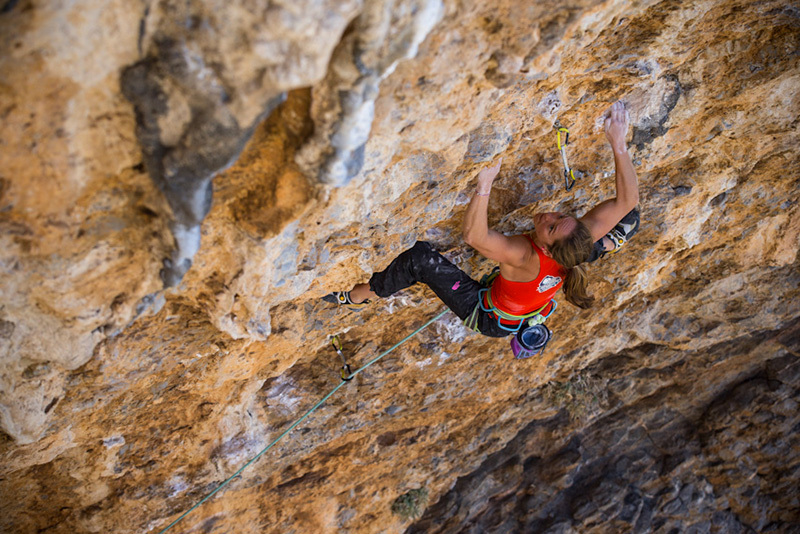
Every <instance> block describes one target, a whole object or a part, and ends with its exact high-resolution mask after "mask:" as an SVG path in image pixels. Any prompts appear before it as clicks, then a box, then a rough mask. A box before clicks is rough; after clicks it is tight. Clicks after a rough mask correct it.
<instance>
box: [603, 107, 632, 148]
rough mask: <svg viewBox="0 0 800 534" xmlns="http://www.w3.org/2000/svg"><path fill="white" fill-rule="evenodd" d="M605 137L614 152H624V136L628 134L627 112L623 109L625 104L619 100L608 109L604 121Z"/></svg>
mask: <svg viewBox="0 0 800 534" xmlns="http://www.w3.org/2000/svg"><path fill="white" fill-rule="evenodd" d="M604 129H605V132H606V139H608V142H609V143H611V148H612V149H613V150H614V151H615V152H624V151H626V150H627V148H626V146H625V137H626V136H627V135H628V113H627V112H626V111H625V104H623V103H622V102H621V101H617V102H614V104H613V105H612V106H611V108H610V109H609V110H608V113H607V115H606V120H605V123H604Z"/></svg>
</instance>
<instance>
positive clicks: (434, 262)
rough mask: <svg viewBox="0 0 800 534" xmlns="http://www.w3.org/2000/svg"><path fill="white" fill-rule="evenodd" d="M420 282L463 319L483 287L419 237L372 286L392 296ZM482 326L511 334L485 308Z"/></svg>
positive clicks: (491, 332)
mask: <svg viewBox="0 0 800 534" xmlns="http://www.w3.org/2000/svg"><path fill="white" fill-rule="evenodd" d="M417 282H422V283H423V284H425V285H427V286H428V287H430V288H431V289H432V290H433V292H434V293H436V296H437V297H439V299H440V300H441V301H442V302H444V303H445V304H446V305H447V307H448V308H450V309H451V310H452V311H453V313H455V314H456V315H457V316H458V317H459V318H460V319H461V320H464V319H466V318H467V316H469V315H470V314H471V313H472V311H473V310H474V309H475V306H476V305H477V304H478V291H479V290H480V289H481V288H482V287H483V286H482V285H481V284H480V283H479V282H476V281H475V280H473V279H472V278H470V276H469V275H467V273H465V272H464V271H462V270H461V269H459V268H458V267H456V266H455V265H453V264H452V263H451V262H450V261H448V260H447V259H446V258H445V257H444V256H442V255H441V254H439V253H438V252H436V251H435V250H433V247H432V246H431V244H430V243H428V242H425V241H417V242H416V244H415V245H414V246H413V247H411V248H410V249H408V250H406V251H405V252H403V253H402V254H400V255H399V256H397V257H396V258H395V259H394V261H392V263H390V264H389V266H388V267H387V268H386V270H384V271H381V272H379V273H375V274H373V275H372V278H370V280H369V288H370V289H371V290H372V291H374V292H375V293H377V294H378V296H379V297H388V296H389V295H393V294H394V293H396V292H398V291H400V290H401V289H405V288H407V287H410V286H412V285H414V284H416V283H417ZM478 330H480V332H481V334H483V335H486V336H490V337H505V336H507V335H509V334H510V332H508V331H506V330H503V329H502V328H500V327H499V326H498V325H497V319H496V318H495V317H494V315H491V314H489V313H488V312H485V311H481V312H480V314H479V316H478Z"/></svg>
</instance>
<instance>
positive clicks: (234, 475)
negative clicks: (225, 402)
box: [158, 309, 449, 534]
mask: <svg viewBox="0 0 800 534" xmlns="http://www.w3.org/2000/svg"><path fill="white" fill-rule="evenodd" d="M448 311H449V310H448V309H445V310H444V311H442V312H440V313H439V314H438V315H436V316H435V317H433V318H431V319H429V320H428V322H427V323H425V324H424V325H422V326H420V327H419V328H417V329H416V330H414V331H413V332H411V333H410V334H408V335H407V336H406V337H404V338H403V339H401V340H400V341H398V342H397V343H395V344H394V345H392V347H391V348H390V349H388V350H386V351H384V352H382V353H381V354H379V355H378V356H376V357H375V358H373V359H371V360H370V361H368V362H367V363H365V364H364V365H362V366H361V367H359V368H358V369H356V370H355V371H354V372H352V373H349V366H348V365H347V362H345V367H347V370H348V375H347V376H346V377H345V373H344V369H342V381H341V382H339V384H338V385H337V386H336V387H335V388H333V389H332V390H330V391H329V392H328V394H327V395H325V396H324V397H322V398H321V399H320V400H319V401H318V402H317V403H316V404H315V405H314V406H313V407H312V408H311V409H310V410H308V411H307V412H306V413H305V414H303V416H302V417H300V418H299V419H297V421H295V422H294V423H292V424H291V425H290V426H289V428H287V429H286V430H284V431H283V433H281V435H280V436H278V437H277V438H275V439H274V440H273V441H272V443H270V444H269V445H267V446H266V447H264V448H263V449H262V450H261V452H259V453H258V454H256V455H255V456H253V457H252V458H251V459H250V460H248V461H247V463H245V464H244V465H243V466H242V467H240V468H239V469H238V470H237V471H236V472H235V473H234V474H232V475H231V476H229V477H228V478H226V479H225V480H224V481H223V482H222V483H221V484H220V485H219V486H217V487H216V488H214V490H213V491H212V492H211V493H209V494H208V495H206V496H205V497H203V498H202V499H200V500H199V501H198V502H197V503H196V504H195V505H194V506H192V507H191V508H189V509H188V510H186V511H185V512H184V513H182V514H181V515H180V516H179V517H178V518H177V519H176V520H175V521H173V522H172V523H170V524H169V525H167V526H166V527H164V528H163V529H162V530H160V531H159V533H158V534H164V533H165V532H166V531H168V530H169V529H171V528H172V527H174V526H175V525H176V524H178V522H179V521H180V520H182V519H183V518H184V517H186V516H187V515H189V514H190V513H191V512H192V511H194V510H196V509H197V508H198V507H199V506H200V505H201V504H203V503H204V502H206V501H207V500H209V499H210V498H211V497H213V496H214V495H215V494H216V493H217V492H218V491H220V490H221V489H222V488H224V487H225V486H227V485H228V484H229V483H230V482H231V481H232V480H233V479H234V478H236V477H238V476H239V475H240V474H241V473H242V471H244V470H245V469H247V467H249V466H250V465H252V464H253V463H255V461H256V460H258V459H259V458H261V456H263V455H264V453H266V452H267V451H268V450H270V449H271V448H272V447H273V446H274V445H275V444H276V443H278V442H279V441H280V440H281V439H282V438H283V437H284V436H286V435H287V434H288V433H289V432H291V431H292V430H294V428H295V427H296V426H297V425H299V424H300V423H302V422H303V421H304V420H305V419H306V418H307V417H308V416H309V415H311V414H312V413H313V412H314V411H315V410H316V409H317V408H319V407H320V406H322V404H323V403H324V402H325V401H326V400H328V399H329V398H331V396H333V394H334V393H336V392H337V391H339V388H341V387H342V386H344V385H345V384H346V383H347V381H349V380H352V379H353V377H355V376H356V375H357V374H358V373H360V372H361V371H363V370H364V369H366V368H367V367H369V366H370V365H372V364H373V363H375V362H377V361H378V360H380V359H381V358H383V357H384V356H386V355H387V354H389V353H390V352H392V351H393V350H394V349H396V348H397V347H399V346H400V345H402V344H403V343H405V342H406V341H408V340H409V339H411V338H412V337H414V336H416V335H417V334H419V333H420V332H421V331H423V330H424V329H425V328H427V327H428V326H430V325H431V324H432V323H434V322H435V321H437V320H439V319H440V318H441V317H442V316H443V315H444V314H445V313H447V312H448ZM334 337H335V336H334ZM337 341H338V338H337ZM341 346H342V345H341V343H339V344H338V347H339V350H338V351H337V352H340V351H341ZM336 348H337V345H334V349H336ZM340 355H341V352H340ZM342 359H343V360H344V356H343V355H342Z"/></svg>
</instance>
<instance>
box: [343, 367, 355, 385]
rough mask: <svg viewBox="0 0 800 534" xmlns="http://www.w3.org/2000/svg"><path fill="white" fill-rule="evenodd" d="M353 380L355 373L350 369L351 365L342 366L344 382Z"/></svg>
mask: <svg viewBox="0 0 800 534" xmlns="http://www.w3.org/2000/svg"><path fill="white" fill-rule="evenodd" d="M352 379H353V371H352V370H351V369H350V364H347V363H346V364H344V365H343V366H342V380H344V381H345V382H350V381H351V380H352Z"/></svg>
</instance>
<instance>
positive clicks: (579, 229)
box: [548, 219, 594, 310]
mask: <svg viewBox="0 0 800 534" xmlns="http://www.w3.org/2000/svg"><path fill="white" fill-rule="evenodd" d="M576 222H577V223H578V225H577V226H576V227H575V230H573V231H572V233H571V234H570V235H568V236H567V237H565V238H564V239H561V240H559V241H556V242H555V243H553V244H552V245H550V247H548V248H549V250H550V254H551V255H552V256H553V259H554V260H555V261H556V262H558V264H559V265H561V266H562V267H563V268H564V270H566V272H567V273H566V276H565V278H564V285H563V289H564V296H565V297H566V299H567V302H569V303H570V304H573V305H575V306H577V307H578V308H581V309H584V310H585V309H586V308H589V307H591V305H592V303H593V302H594V297H592V296H591V295H589V293H588V292H587V286H588V284H589V278H588V277H587V275H586V268H585V267H584V266H583V265H581V263H583V262H585V261H586V260H588V259H589V255H590V254H591V253H592V247H593V246H594V241H592V233H591V232H590V231H589V228H588V227H587V226H586V225H585V224H584V223H583V222H581V221H580V220H578V219H576Z"/></svg>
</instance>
